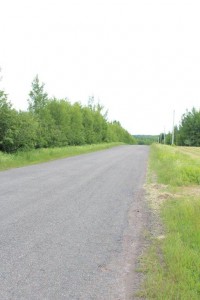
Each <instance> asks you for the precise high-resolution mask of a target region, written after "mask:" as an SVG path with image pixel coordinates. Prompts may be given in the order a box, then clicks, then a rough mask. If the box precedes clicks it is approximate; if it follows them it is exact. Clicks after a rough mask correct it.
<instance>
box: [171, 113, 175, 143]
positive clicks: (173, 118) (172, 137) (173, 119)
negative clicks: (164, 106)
mask: <svg viewBox="0 0 200 300" xmlns="http://www.w3.org/2000/svg"><path fill="white" fill-rule="evenodd" d="M174 119H175V110H174V111H173V127H172V145H174Z"/></svg>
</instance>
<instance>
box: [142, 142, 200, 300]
mask: <svg viewBox="0 0 200 300" xmlns="http://www.w3.org/2000/svg"><path fill="white" fill-rule="evenodd" d="M183 152H184V153H183ZM191 152H192V149H191V150H190V149H187V150H186V149H185V150H184V151H183V149H181V148H178V147H167V146H160V145H153V146H152V149H151V158H150V179H151V180H150V182H149V183H148V187H147V190H148V194H149V199H150V201H151V204H152V207H153V209H154V215H157V216H156V218H157V217H158V220H159V223H158V222H157V223H156V226H154V227H155V228H154V230H153V231H152V233H151V238H150V246H149V249H148V251H147V253H146V254H145V255H143V256H142V257H141V271H142V272H144V273H145V278H146V279H145V283H144V286H143V290H142V291H141V292H140V293H139V295H138V296H141V297H144V298H146V299H166V300H167V299H180V300H182V299H183V300H186V299H194V300H196V299H200V186H199V183H200V151H199V152H198V151H196V150H195V157H194V155H192V154H191ZM186 153H187V154H186ZM198 153H199V155H198ZM155 178H156V179H155Z"/></svg>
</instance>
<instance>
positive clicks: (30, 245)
mask: <svg viewBox="0 0 200 300" xmlns="http://www.w3.org/2000/svg"><path fill="white" fill-rule="evenodd" d="M147 157H148V147H145V146H120V147H116V148H113V149H109V150H104V151H99V152H95V153H91V154H86V155H80V156H76V157H72V158H67V159H61V160H57V161H53V162H49V163H43V164H40V165H35V166H29V167H23V168H19V169H12V170H8V171H3V172H0V207H1V209H0V299H3V300H7V299H24V300H29V299H34V300H36V299H48V300H49V299H52V300H56V299H85V300H90V299H95V300H96V299H97V300H99V299H105V300H110V299H125V298H126V296H125V294H126V286H125V285H126V284H125V282H124V277H123V275H124V274H125V273H127V272H128V271H129V270H128V269H127V268H128V262H127V260H126V259H127V258H128V252H127V253H125V252H126V251H129V250H128V249H127V245H129V246H130V245H131V244H132V245H133V244H134V243H137V241H138V240H139V239H138V234H141V233H140V231H139V229H138V226H140V227H141V224H139V222H141V220H140V219H141V218H139V219H137V218H138V217H137V214H134V211H137V212H138V213H139V208H140V207H142V206H141V203H142V200H143V199H142V197H141V196H140V195H141V191H142V184H143V182H144V178H145V170H146V162H147ZM131 209H132V221H133V222H135V223H134V224H132V225H134V226H132V229H131V230H132V233H131V234H132V237H131V238H130V228H129V227H130V224H131V223H130V220H129V218H130V210H131ZM134 215H135V221H134ZM137 220H138V222H137ZM134 228H135V229H134ZM128 230H129V231H128ZM134 230H135V231H134ZM127 237H129V238H128V239H127ZM129 248H130V247H129ZM133 250H134V249H133ZM126 254H127V257H126ZM129 265H130V264H129ZM125 268H126V269H125Z"/></svg>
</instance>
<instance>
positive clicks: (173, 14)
mask: <svg viewBox="0 0 200 300" xmlns="http://www.w3.org/2000/svg"><path fill="white" fill-rule="evenodd" d="M199 12H200V1H199V0H197V1H196V0H195V1H193V0H17V1H16V0H0V67H1V76H2V80H1V82H0V89H4V90H5V91H6V93H7V94H8V98H9V100H10V101H11V103H12V104H13V106H14V107H15V108H16V109H21V110H26V109H27V106H28V105H27V99H28V93H29V91H30V90H31V82H32V81H33V78H34V77H35V76H36V74H38V76H39V79H40V81H41V82H43V83H45V91H47V93H48V95H49V97H53V96H55V97H57V98H62V99H63V98H68V99H69V101H70V102H71V103H74V102H76V101H78V102H80V103H82V104H83V105H86V104H87V102H88V98H89V96H94V98H95V99H96V101H99V102H100V103H101V104H102V105H103V106H104V107H105V108H106V109H107V110H108V119H109V120H110V121H113V120H118V121H120V123H121V124H122V126H123V127H124V128H125V129H127V130H128V131H129V132H130V133H131V134H159V133H160V132H163V131H166V132H168V131H171V130H172V124H173V111H175V124H177V125H178V124H179V123H180V120H181V116H182V115H183V114H184V113H185V112H186V109H188V110H191V109H192V107H195V108H196V109H199V108H200V39H199V34H200V17H199Z"/></svg>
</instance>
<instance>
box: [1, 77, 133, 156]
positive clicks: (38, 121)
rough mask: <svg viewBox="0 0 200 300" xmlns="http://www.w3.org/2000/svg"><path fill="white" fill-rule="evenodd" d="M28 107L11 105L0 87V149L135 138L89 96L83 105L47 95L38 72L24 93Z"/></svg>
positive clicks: (128, 141)
mask: <svg viewBox="0 0 200 300" xmlns="http://www.w3.org/2000/svg"><path fill="white" fill-rule="evenodd" d="M28 96H29V97H28V110H27V111H17V110H16V109H14V108H13V106H12V104H11V102H10V101H9V100H8V96H7V94H6V92H5V91H3V90H0V151H2V152H7V153H14V152H17V151H20V150H31V149H36V148H48V147H62V146H70V145H84V144H98V143H108V142H124V143H127V144H135V143H136V140H135V138H134V137H133V136H131V134H129V133H128V132H127V131H126V130H125V129H124V128H122V126H121V124H120V123H119V122H118V121H113V122H109V121H108V120H107V114H106V113H105V112H104V108H103V106H102V105H100V104H99V103H97V104H96V103H95V101H94V97H90V98H89V100H88V104H87V105H86V106H84V105H81V104H80V103H79V102H76V103H74V104H71V103H70V102H69V101H68V100H67V99H56V98H55V97H54V98H49V97H48V94H47V93H46V92H45V90H44V83H40V80H39V77H38V75H37V76H36V77H35V78H34V80H33V82H32V88H31V91H30V93H29V95H28Z"/></svg>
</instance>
